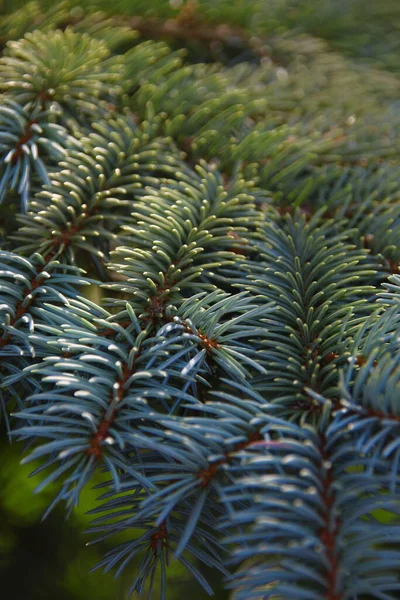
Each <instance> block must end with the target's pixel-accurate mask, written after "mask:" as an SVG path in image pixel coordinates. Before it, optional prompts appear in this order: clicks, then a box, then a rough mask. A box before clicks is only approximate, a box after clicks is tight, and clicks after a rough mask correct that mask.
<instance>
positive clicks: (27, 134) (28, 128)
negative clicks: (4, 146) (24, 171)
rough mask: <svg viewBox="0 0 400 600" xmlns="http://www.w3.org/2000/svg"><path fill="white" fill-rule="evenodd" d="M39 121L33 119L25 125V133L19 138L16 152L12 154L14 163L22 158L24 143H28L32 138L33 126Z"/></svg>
mask: <svg viewBox="0 0 400 600" xmlns="http://www.w3.org/2000/svg"><path fill="white" fill-rule="evenodd" d="M34 123H37V121H35V120H33V121H28V122H27V124H26V125H25V129H24V133H23V134H22V136H21V137H20V139H19V140H18V142H17V143H16V144H15V152H14V154H13V155H12V159H11V162H12V163H13V164H15V163H16V162H17V161H18V159H19V158H21V157H22V156H23V154H24V151H23V149H22V146H23V145H24V144H26V143H27V142H29V140H30V139H31V138H32V135H33V133H32V130H31V126H32V125H33V124H34Z"/></svg>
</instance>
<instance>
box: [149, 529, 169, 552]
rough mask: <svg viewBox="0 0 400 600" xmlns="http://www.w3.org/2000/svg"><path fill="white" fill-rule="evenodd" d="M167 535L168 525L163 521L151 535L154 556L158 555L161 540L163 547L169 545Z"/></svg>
mask: <svg viewBox="0 0 400 600" xmlns="http://www.w3.org/2000/svg"><path fill="white" fill-rule="evenodd" d="M167 537H168V531H167V525H166V523H165V521H163V522H162V523H161V524H160V526H159V527H158V529H157V531H155V532H154V533H153V534H152V535H151V538H150V539H151V542H150V548H151V549H152V550H153V553H154V556H157V553H158V545H159V542H161V547H162V548H166V547H167V545H168V544H167Z"/></svg>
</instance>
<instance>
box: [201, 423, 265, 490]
mask: <svg viewBox="0 0 400 600" xmlns="http://www.w3.org/2000/svg"><path fill="white" fill-rule="evenodd" d="M262 439H263V436H262V434H261V433H260V432H259V431H255V432H254V433H252V434H251V435H250V436H249V437H248V438H247V440H244V441H243V442H238V443H237V444H235V445H234V446H233V449H232V450H231V451H230V452H226V453H225V455H224V458H221V459H220V460H217V461H215V462H213V463H211V464H210V465H209V466H208V467H207V468H206V469H201V471H199V472H198V474H197V478H198V479H199V480H200V487H207V486H208V485H209V483H210V482H211V481H212V480H213V479H214V477H215V476H216V474H217V472H218V467H220V466H221V465H226V464H229V462H230V461H231V460H232V458H233V455H234V454H235V452H239V451H240V450H245V449H246V448H249V446H251V445H252V444H255V443H257V442H259V441H261V440H262Z"/></svg>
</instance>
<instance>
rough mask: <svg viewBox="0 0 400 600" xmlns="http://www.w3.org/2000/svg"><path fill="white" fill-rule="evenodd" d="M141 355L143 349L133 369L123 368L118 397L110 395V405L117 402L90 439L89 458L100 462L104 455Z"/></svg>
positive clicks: (105, 412) (118, 380) (112, 393)
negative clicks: (126, 386)
mask: <svg viewBox="0 0 400 600" xmlns="http://www.w3.org/2000/svg"><path fill="white" fill-rule="evenodd" d="M140 354H141V348H139V350H138V351H137V352H136V355H135V358H134V360H133V364H132V367H131V368H129V366H128V364H127V363H125V364H124V365H123V366H122V376H121V377H118V378H117V380H116V383H117V384H118V391H117V397H116V398H115V397H114V392H113V391H112V392H111V393H110V398H109V403H110V405H111V404H112V403H113V402H115V405H114V407H113V408H112V409H111V410H110V411H109V410H107V409H106V410H105V411H104V413H103V417H102V419H101V420H100V423H99V424H98V425H97V429H96V432H95V433H94V434H93V435H92V437H91V438H90V442H89V448H88V449H87V454H88V455H89V456H94V457H95V459H96V460H98V459H99V458H100V457H101V456H102V454H103V450H102V442H104V440H105V439H106V438H107V437H108V436H109V431H110V427H111V425H112V424H113V422H114V420H115V417H116V414H117V411H118V408H119V404H120V403H121V401H122V400H123V398H124V395H125V384H126V382H127V381H128V379H129V378H130V377H131V376H132V375H133V374H134V373H135V372H136V363H137V360H138V358H139V356H140ZM113 387H114V386H113Z"/></svg>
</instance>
